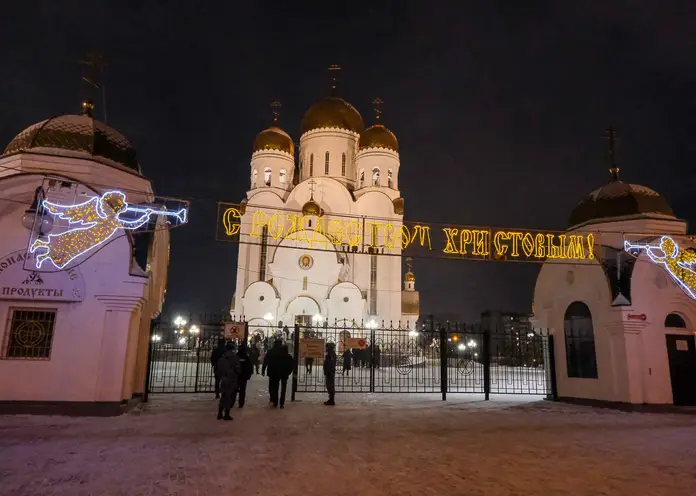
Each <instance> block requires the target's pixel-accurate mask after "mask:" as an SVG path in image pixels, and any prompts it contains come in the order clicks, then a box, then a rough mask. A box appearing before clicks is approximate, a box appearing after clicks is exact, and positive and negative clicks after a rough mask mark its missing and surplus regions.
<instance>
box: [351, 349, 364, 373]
mask: <svg viewBox="0 0 696 496" xmlns="http://www.w3.org/2000/svg"><path fill="white" fill-rule="evenodd" d="M351 351H352V352H353V363H352V365H353V366H354V367H355V368H360V358H361V354H362V350H361V349H360V348H353V349H352V350H351Z"/></svg>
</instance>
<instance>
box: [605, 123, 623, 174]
mask: <svg viewBox="0 0 696 496" xmlns="http://www.w3.org/2000/svg"><path fill="white" fill-rule="evenodd" d="M604 138H605V139H608V140H609V164H610V165H611V167H610V168H609V173H610V174H611V180H612V181H618V180H619V166H618V165H617V164H616V129H614V126H609V128H608V129H607V132H606V134H605V135H604Z"/></svg>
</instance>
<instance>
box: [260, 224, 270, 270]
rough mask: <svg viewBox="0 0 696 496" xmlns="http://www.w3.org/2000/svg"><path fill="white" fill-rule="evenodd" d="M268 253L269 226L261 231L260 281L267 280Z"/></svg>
mask: <svg viewBox="0 0 696 496" xmlns="http://www.w3.org/2000/svg"><path fill="white" fill-rule="evenodd" d="M267 253H268V226H263V230H262V231H261V257H260V258H259V281H265V280H266V255H267Z"/></svg>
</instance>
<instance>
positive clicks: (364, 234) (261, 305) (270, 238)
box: [231, 85, 419, 328]
mask: <svg viewBox="0 0 696 496" xmlns="http://www.w3.org/2000/svg"><path fill="white" fill-rule="evenodd" d="M334 91H335V85H334ZM374 103H375V105H376V107H377V109H376V122H375V124H374V125H372V126H370V127H368V128H367V129H365V125H364V123H363V119H362V117H361V115H360V113H359V112H358V111H357V110H356V109H355V107H353V106H352V105H351V104H350V103H348V102H346V101H345V100H343V99H342V98H339V97H337V96H331V97H327V98H323V99H321V100H319V101H318V102H316V103H315V104H314V105H312V106H311V107H310V108H309V110H308V111H307V112H306V114H305V115H304V118H303V119H302V125H301V136H300V143H299V151H298V153H297V160H298V161H299V165H296V154H295V146H294V143H293V139H292V138H291V137H290V135H288V133H286V132H285V131H283V129H281V128H280V127H279V126H278V112H277V106H278V105H279V104H276V106H275V109H274V122H273V125H272V126H271V127H269V128H268V129H265V130H263V131H261V132H260V133H259V134H258V135H257V137H256V139H255V140H254V149H253V153H252V156H251V170H250V180H251V185H250V188H249V191H248V192H247V195H246V199H245V200H244V201H242V204H241V208H240V213H241V226H242V227H241V233H240V245H239V259H238V267H237V285H236V292H235V295H234V297H233V300H232V309H231V313H232V314H234V315H237V316H243V317H244V319H245V320H246V321H247V322H249V325H250V326H252V328H253V325H254V324H257V325H266V326H278V327H282V326H288V327H289V328H292V326H293V325H294V324H296V323H298V324H300V325H303V326H306V325H322V323H323V325H326V323H330V324H331V325H333V324H334V323H337V324H338V325H340V326H343V325H345V326H353V325H357V326H360V325H361V323H362V324H364V325H366V326H367V327H371V326H373V327H374V326H379V325H382V322H384V325H385V326H390V325H391V326H393V327H397V326H399V325H401V327H402V328H406V327H410V328H413V327H414V326H415V322H416V320H417V319H418V314H419V297H418V292H417V291H416V290H415V277H414V275H413V272H411V268H410V264H407V265H408V267H407V272H406V274H405V275H404V277H403V287H402V256H401V255H402V254H401V245H400V244H399V243H391V242H389V241H388V240H387V236H386V235H385V233H384V232H383V231H384V229H378V227H384V226H388V227H389V228H390V229H391V228H393V229H395V230H396V232H398V230H399V229H400V226H401V223H402V221H403V213H404V200H403V198H402V197H401V195H400V192H399V165H400V162H399V147H398V142H397V139H396V136H395V135H394V133H392V132H391V131H390V130H389V129H387V128H386V127H385V126H384V125H383V124H381V121H380V111H379V104H380V103H381V102H380V101H379V100H375V102H374ZM258 212H262V213H261V214H259V213H258ZM275 212H281V213H284V212H296V213H297V214H298V218H300V219H301V223H302V224H303V226H302V227H304V229H305V230H306V232H307V233H309V236H311V238H312V239H313V240H314V241H318V242H319V243H318V245H315V244H310V243H308V242H307V240H306V239H305V240H301V239H298V237H296V236H292V235H287V234H286V233H283V234H282V235H278V230H277V229H276V230H273V226H272V225H269V224H268V223H267V224H266V225H264V226H263V227H262V229H261V230H260V232H259V229H258V227H259V226H258V219H259V218H262V219H270V218H271V217H272V216H273V214H274V213H275ZM300 212H301V214H300ZM254 214H257V216H256V218H255V217H254ZM346 219H354V221H353V222H356V221H357V222H356V224H355V225H360V226H361V228H360V229H361V232H360V233H359V235H358V236H357V237H356V238H355V239H356V240H359V242H358V241H356V242H355V243H350V244H349V243H339V242H337V241H336V239H335V238H334V239H333V240H329V239H326V230H325V228H320V226H326V225H327V224H329V225H331V222H332V220H334V222H338V220H342V221H343V222H345V221H346ZM370 220H372V221H373V222H374V224H372V223H371V222H370ZM358 223H359V224H358ZM253 224H254V225H253ZM365 226H368V227H369V229H366V228H365ZM269 228H270V232H269ZM254 231H256V232H254ZM322 241H323V243H322ZM315 246H321V247H322V248H321V249H311V248H312V247H315ZM399 323H400V324H399Z"/></svg>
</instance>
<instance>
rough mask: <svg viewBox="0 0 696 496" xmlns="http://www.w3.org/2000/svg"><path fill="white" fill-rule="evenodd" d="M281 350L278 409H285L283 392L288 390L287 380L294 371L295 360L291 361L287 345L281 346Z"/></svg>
mask: <svg viewBox="0 0 696 496" xmlns="http://www.w3.org/2000/svg"><path fill="white" fill-rule="evenodd" d="M281 350H283V351H282V352H283V361H282V364H283V365H282V367H283V370H282V372H283V375H282V376H281V378H280V408H285V406H284V405H285V392H286V391H287V389H288V378H289V377H290V374H292V372H293V370H294V369H295V360H294V359H293V357H292V355H291V354H290V353H289V352H288V345H286V344H284V345H283V346H281Z"/></svg>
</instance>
